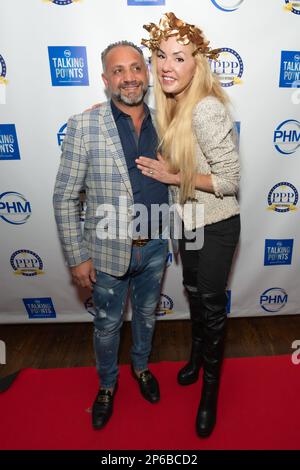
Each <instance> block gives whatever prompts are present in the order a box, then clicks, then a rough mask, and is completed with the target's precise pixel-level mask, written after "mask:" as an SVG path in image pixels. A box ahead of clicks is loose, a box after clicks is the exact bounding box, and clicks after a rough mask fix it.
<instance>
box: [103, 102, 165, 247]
mask: <svg viewBox="0 0 300 470" xmlns="http://www.w3.org/2000/svg"><path fill="white" fill-rule="evenodd" d="M111 109H112V113H113V117H114V120H115V123H116V126H117V129H118V133H119V137H120V140H121V144H122V148H123V152H124V156H125V159H126V164H127V168H128V173H129V178H130V183H131V187H132V192H133V200H134V204H143V205H144V206H145V207H146V208H147V210H148V216H149V225H148V228H149V229H150V224H151V223H152V224H153V226H155V227H156V226H157V227H158V221H157V220H151V205H152V204H159V205H160V204H164V203H165V204H168V188H167V185H166V184H164V183H161V182H160V181H156V180H154V179H152V178H150V177H148V176H145V175H143V174H142V173H141V171H140V170H139V169H138V168H137V164H136V162H135V160H136V158H138V157H139V156H144V157H148V158H153V159H156V153H157V145H158V138H157V134H156V130H155V128H154V125H153V123H152V119H151V114H150V111H149V108H148V106H147V105H146V104H144V110H145V117H144V120H143V123H142V126H141V130H140V135H139V136H138V135H137V133H136V130H135V127H134V125H133V121H132V119H131V117H130V116H129V115H128V114H126V113H124V112H123V111H121V110H120V109H119V108H118V107H117V106H116V105H115V104H114V102H113V101H112V100H111ZM137 216H138V217H139V215H137ZM161 222H162V221H160V223H161ZM148 235H150V234H149V233H148V234H144V233H143V234H142V233H141V236H142V238H143V237H145V238H146V236H148Z"/></svg>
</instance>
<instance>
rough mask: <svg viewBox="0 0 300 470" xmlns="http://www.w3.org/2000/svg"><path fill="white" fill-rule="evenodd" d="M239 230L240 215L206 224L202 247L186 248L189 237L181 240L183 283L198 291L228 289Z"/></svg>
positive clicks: (204, 292)
mask: <svg viewBox="0 0 300 470" xmlns="http://www.w3.org/2000/svg"><path fill="white" fill-rule="evenodd" d="M239 234H240V216H239V215H235V216H233V217H230V218H229V219H226V220H222V221H220V222H216V223H214V224H211V225H207V226H205V227H204V245H203V247H202V248H201V249H200V250H186V249H185V242H186V240H185V239H182V240H180V242H179V248H180V256H181V261H182V266H183V284H184V285H185V287H186V288H187V291H188V292H189V291H190V289H189V288H192V290H193V291H195V288H196V289H197V291H198V293H199V294H208V293H221V292H224V291H225V289H226V285H227V280H228V276H229V272H230V268H231V263H232V258H233V255H234V251H235V248H236V245H237V243H238V239H239Z"/></svg>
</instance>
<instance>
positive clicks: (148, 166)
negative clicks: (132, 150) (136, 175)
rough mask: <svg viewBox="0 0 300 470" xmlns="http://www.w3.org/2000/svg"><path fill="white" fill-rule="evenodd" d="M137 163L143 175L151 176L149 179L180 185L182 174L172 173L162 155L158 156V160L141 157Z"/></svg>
mask: <svg viewBox="0 0 300 470" xmlns="http://www.w3.org/2000/svg"><path fill="white" fill-rule="evenodd" d="M135 161H136V163H137V167H138V169H139V170H141V172H142V173H143V175H145V176H149V178H153V179H155V180H157V181H160V182H161V183H166V184H173V185H176V186H179V185H180V173H172V172H171V171H170V170H169V166H168V164H167V162H166V161H165V160H164V159H163V157H162V156H161V154H160V153H158V154H157V160H153V159H152V158H148V157H139V158H137V159H136V160H135Z"/></svg>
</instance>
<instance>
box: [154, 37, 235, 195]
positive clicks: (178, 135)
mask: <svg viewBox="0 0 300 470" xmlns="http://www.w3.org/2000/svg"><path fill="white" fill-rule="evenodd" d="M192 46H193V47H195V46H194V45H193V44H192ZM195 48H196V47H195ZM194 60H195V63H196V69H195V73H194V76H193V78H192V81H191V84H190V85H189V87H188V88H187V89H186V91H185V94H184V96H183V97H182V99H180V100H179V101H178V102H177V101H176V100H175V98H174V97H173V96H172V95H169V94H166V93H164V92H163V90H162V88H161V85H160V83H159V80H158V78H157V57H156V52H155V51H154V52H153V54H152V65H153V72H154V73H153V75H154V94H155V100H156V109H157V111H156V122H157V130H158V135H159V139H160V145H159V150H160V151H161V153H162V154H163V156H164V157H165V158H166V160H167V161H168V163H169V165H170V168H171V170H172V171H174V172H176V173H177V172H178V171H180V174H181V185H180V202H181V203H182V204H183V203H184V202H186V201H187V200H188V199H193V198H194V195H195V188H194V184H193V180H194V175H195V173H196V158H195V135H194V132H193V128H192V117H193V110H194V108H195V106H196V104H197V103H198V102H199V101H200V100H201V99H203V98H205V97H206V96H209V95H211V96H215V97H216V98H218V99H219V100H220V101H221V102H222V103H223V104H226V102H227V101H228V98H227V96H226V94H225V93H224V92H223V90H222V88H221V85H220V83H219V80H218V79H217V77H216V76H215V75H214V74H213V73H212V72H211V69H210V65H209V61H208V59H207V58H206V57H205V56H203V55H202V54H201V53H200V54H196V55H195V56H194Z"/></svg>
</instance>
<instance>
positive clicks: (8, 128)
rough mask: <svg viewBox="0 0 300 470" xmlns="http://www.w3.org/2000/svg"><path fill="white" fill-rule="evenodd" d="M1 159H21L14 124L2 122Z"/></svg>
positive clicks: (0, 134) (0, 135)
mask: <svg viewBox="0 0 300 470" xmlns="http://www.w3.org/2000/svg"><path fill="white" fill-rule="evenodd" d="M0 160H20V152H19V146H18V138H17V132H16V127H15V125H14V124H0Z"/></svg>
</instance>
